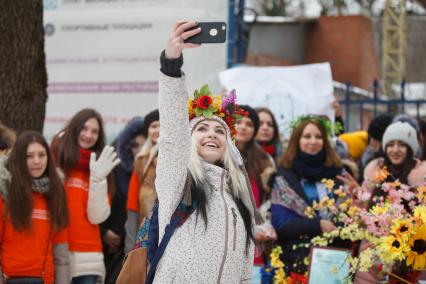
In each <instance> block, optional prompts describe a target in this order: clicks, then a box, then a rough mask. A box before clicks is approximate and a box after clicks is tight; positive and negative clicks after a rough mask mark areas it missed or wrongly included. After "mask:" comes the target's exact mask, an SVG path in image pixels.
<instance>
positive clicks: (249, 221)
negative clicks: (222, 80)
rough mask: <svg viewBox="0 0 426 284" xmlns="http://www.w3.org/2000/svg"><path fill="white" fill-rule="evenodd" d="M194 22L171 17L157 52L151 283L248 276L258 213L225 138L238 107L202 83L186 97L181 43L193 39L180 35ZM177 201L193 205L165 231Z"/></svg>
mask: <svg viewBox="0 0 426 284" xmlns="http://www.w3.org/2000/svg"><path fill="white" fill-rule="evenodd" d="M196 26H197V23H196V22H184V21H182V22H177V23H176V24H175V26H174V27H173V29H172V31H171V33H170V36H169V40H168V43H167V46H166V49H165V51H163V52H162V54H161V57H160V61H161V75H160V79H159V110H160V118H161V120H160V121H161V125H160V133H161V136H160V139H159V149H160V150H159V154H158V163H157V177H156V180H155V188H156V192H157V195H158V200H159V203H158V204H159V207H158V223H159V240H160V241H162V239H163V238H166V237H167V238H169V242H168V245H167V247H166V248H165V251H164V254H163V255H162V257H161V259H160V260H159V263H158V266H157V268H156V269H155V277H154V279H153V283H172V282H173V283H212V282H215V283H250V282H251V271H252V266H253V250H254V245H253V233H252V225H253V223H254V222H255V221H256V222H257V223H260V222H261V221H262V220H261V219H262V218H261V217H260V215H259V213H258V212H257V210H256V206H255V204H254V201H253V196H252V194H251V190H250V182H249V181H248V177H247V173H246V171H245V168H244V163H243V161H242V158H241V156H240V154H239V152H238V150H237V148H236V147H235V145H234V144H233V142H232V136H231V133H233V129H234V122H235V120H236V119H238V115H241V114H243V113H242V112H241V111H239V110H238V107H237V106H236V105H235V97H231V98H224V100H223V102H221V100H220V97H218V96H213V95H212V94H211V92H210V91H209V89H208V87H207V86H203V87H202V88H201V89H200V90H199V91H196V92H195V93H194V99H193V100H190V101H189V102H187V101H188V96H187V92H186V88H185V76H184V75H183V73H182V71H181V66H182V64H183V57H182V50H183V49H186V48H193V47H197V46H198V45H195V44H191V43H185V42H184V40H185V39H187V38H188V37H190V36H193V35H195V34H197V33H199V32H200V28H196ZM192 28H195V29H192ZM188 107H189V118H190V119H188ZM182 203H183V204H187V205H190V206H191V207H193V206H194V207H195V209H194V211H192V213H190V215H189V216H188V217H187V219H186V221H185V222H184V223H183V224H181V225H180V226H179V225H178V227H177V228H176V230H175V231H174V233H172V235H170V230H169V228H170V227H169V225H168V224H169V222H170V221H171V217H172V215H174V212H175V210H176V208H177V207H178V205H179V204H182ZM151 269H152V267H151Z"/></svg>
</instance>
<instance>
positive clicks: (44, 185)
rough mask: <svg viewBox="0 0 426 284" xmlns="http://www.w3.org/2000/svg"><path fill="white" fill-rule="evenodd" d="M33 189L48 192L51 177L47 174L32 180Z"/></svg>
mask: <svg viewBox="0 0 426 284" xmlns="http://www.w3.org/2000/svg"><path fill="white" fill-rule="evenodd" d="M32 189H33V191H34V192H38V193H43V194H46V193H48V192H49V189H50V179H49V177H47V176H44V177H41V178H35V179H33V182H32Z"/></svg>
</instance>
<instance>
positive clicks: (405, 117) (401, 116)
mask: <svg viewBox="0 0 426 284" xmlns="http://www.w3.org/2000/svg"><path fill="white" fill-rule="evenodd" d="M397 121H401V122H407V123H409V124H410V125H411V126H412V127H413V128H414V129H415V130H416V132H419V131H420V125H419V121H418V120H417V119H416V118H414V117H412V116H409V115H408V114H398V115H397V116H395V117H394V119H393V120H392V123H393V122H397Z"/></svg>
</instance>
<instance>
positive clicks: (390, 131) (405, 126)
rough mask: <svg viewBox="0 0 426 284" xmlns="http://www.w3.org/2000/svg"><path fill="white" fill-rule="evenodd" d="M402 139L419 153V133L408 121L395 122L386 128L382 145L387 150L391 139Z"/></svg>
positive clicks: (414, 151)
mask: <svg viewBox="0 0 426 284" xmlns="http://www.w3.org/2000/svg"><path fill="white" fill-rule="evenodd" d="M395 140H396V141H402V142H404V143H405V144H407V145H408V147H410V148H411V150H412V151H413V153H414V154H415V153H417V149H418V148H419V142H418V141H417V133H416V130H415V129H414V127H412V126H411V125H410V124H409V123H408V122H401V121H398V122H394V123H392V124H391V125H389V126H388V128H386V131H385V134H383V141H382V147H383V151H386V145H387V144H388V143H389V142H391V141H395Z"/></svg>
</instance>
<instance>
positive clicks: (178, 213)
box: [145, 201, 196, 284]
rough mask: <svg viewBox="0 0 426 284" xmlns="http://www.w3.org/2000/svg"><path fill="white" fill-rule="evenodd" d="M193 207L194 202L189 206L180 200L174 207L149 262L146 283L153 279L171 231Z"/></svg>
mask: <svg viewBox="0 0 426 284" xmlns="http://www.w3.org/2000/svg"><path fill="white" fill-rule="evenodd" d="M195 208H196V205H195V204H194V202H192V204H191V205H190V206H187V205H185V204H184V203H183V202H182V201H181V202H180V203H179V205H178V207H177V208H176V210H175V212H174V213H173V215H172V217H171V219H170V223H169V224H168V225H167V226H166V228H165V230H164V236H163V238H162V239H161V242H160V244H159V245H158V247H157V250H156V251H155V255H154V257H153V258H152V261H151V262H150V265H149V271H148V275H147V277H146V282H145V283H146V284H151V283H152V282H153V281H154V277H155V271H156V270H157V265H158V263H159V262H160V259H161V257H162V256H163V254H164V251H165V250H166V247H167V244H168V243H169V241H170V239H171V238H172V236H173V233H174V232H175V230H176V229H177V228H178V227H180V226H181V225H182V224H183V223H185V221H186V220H187V219H188V217H189V216H190V215H191V214H192V212H194V210H195Z"/></svg>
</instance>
